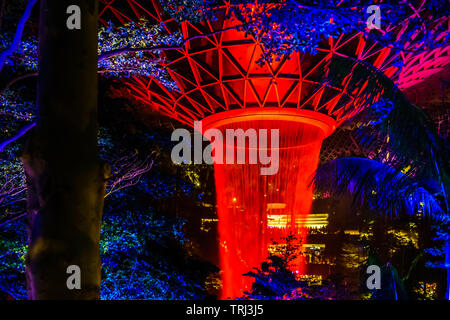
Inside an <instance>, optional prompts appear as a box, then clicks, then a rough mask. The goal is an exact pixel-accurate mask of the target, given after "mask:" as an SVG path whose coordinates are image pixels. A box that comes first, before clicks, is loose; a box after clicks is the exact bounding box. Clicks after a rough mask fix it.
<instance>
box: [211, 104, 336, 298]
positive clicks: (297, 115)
mask: <svg viewBox="0 0 450 320" xmlns="http://www.w3.org/2000/svg"><path fill="white" fill-rule="evenodd" d="M203 126H204V127H203V129H204V130H205V131H206V130H208V129H210V128H216V129H219V130H220V131H221V132H223V135H224V136H225V134H224V132H225V130H226V129H243V130H244V131H245V130H247V129H249V128H253V129H256V130H259V129H267V130H268V131H269V132H270V130H271V129H278V130H279V136H280V142H279V162H278V173H277V174H275V175H261V172H260V168H261V166H262V165H261V164H215V165H214V172H215V179H216V192H217V211H218V216H219V241H220V249H219V250H220V264H221V270H222V272H223V291H222V298H223V299H227V298H235V297H239V296H242V294H243V293H244V291H246V290H250V289H251V284H252V280H251V278H249V277H245V276H243V274H245V273H247V272H249V271H252V270H253V268H254V267H258V266H260V265H261V263H262V262H263V261H264V260H265V259H266V257H267V255H268V246H269V244H270V242H271V239H273V240H275V241H278V242H279V241H280V239H281V238H282V237H285V236H288V235H289V233H291V232H295V233H296V234H297V238H298V241H299V243H298V244H301V242H302V240H303V241H304V240H305V238H306V228H305V226H303V225H302V224H301V223H299V221H302V220H303V221H304V220H305V219H304V218H305V217H307V215H308V214H309V212H310V209H311V204H312V196H313V188H312V185H311V184H310V181H311V178H312V175H313V173H314V171H315V170H316V169H317V163H318V157H319V152H320V147H321V145H322V141H323V139H324V138H326V137H327V136H328V135H329V134H330V133H331V132H332V131H333V130H334V128H335V121H334V120H333V119H332V118H330V117H328V116H325V115H322V114H317V113H314V112H309V111H305V110H295V109H273V108H268V109H262V110H257V109H244V110H236V111H229V112H224V113H219V114H216V115H213V116H210V117H207V118H206V119H204V121H203ZM272 152H273V149H272ZM301 218H303V219H301ZM274 219H277V220H278V223H275V224H274V223H273V222H272V223H271V222H270V220H274ZM270 224H271V225H270ZM295 270H296V271H297V272H298V273H300V274H302V273H303V271H304V264H303V263H302V261H301V260H298V261H296V266H295Z"/></svg>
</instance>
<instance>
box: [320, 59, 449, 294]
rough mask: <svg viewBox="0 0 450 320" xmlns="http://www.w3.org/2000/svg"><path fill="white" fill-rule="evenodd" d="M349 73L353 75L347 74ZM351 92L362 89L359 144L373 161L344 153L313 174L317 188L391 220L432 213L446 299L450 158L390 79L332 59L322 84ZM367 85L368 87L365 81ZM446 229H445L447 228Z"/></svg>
mask: <svg viewBox="0 0 450 320" xmlns="http://www.w3.org/2000/svg"><path fill="white" fill-rule="evenodd" d="M349 72H351V73H352V77H350V80H348V79H349V78H348V77H347V79H346V76H347V75H348V74H349ZM344 81H348V88H350V90H349V91H352V89H354V90H356V89H358V88H363V89H362V90H361V99H362V101H366V105H367V107H368V108H367V110H366V112H365V114H364V117H363V123H362V125H360V126H359V128H358V134H359V137H360V140H361V143H362V144H364V145H365V146H367V147H376V148H377V150H378V154H377V155H376V156H375V157H374V158H373V159H366V158H356V157H347V158H340V159H335V160H332V161H330V162H328V163H325V164H324V165H322V166H320V167H319V168H318V170H317V172H316V175H315V178H314V184H315V187H316V189H318V191H322V192H325V191H327V192H330V193H331V194H334V195H340V194H344V193H346V194H351V195H352V196H353V203H354V204H355V205H360V206H364V207H367V208H371V209H375V210H377V211H378V212H382V213H383V214H385V215H387V216H389V217H391V218H394V217H399V216H401V215H410V216H417V215H422V216H426V217H430V218H431V219H433V220H435V221H437V222H438V223H437V224H438V225H439V226H440V227H441V231H442V232H441V234H442V236H441V240H445V249H444V252H445V264H444V267H445V268H447V292H446V299H450V297H449V295H450V268H449V264H450V261H449V260H450V235H449V231H448V225H449V216H448V214H449V202H448V196H447V195H448V190H449V176H448V172H449V171H448V164H449V161H448V160H449V159H447V157H446V154H447V153H446V152H445V149H446V148H445V147H444V146H445V143H443V141H441V138H440V137H439V136H438V135H437V133H436V130H435V128H434V126H433V124H432V122H431V120H430V118H429V117H428V115H427V114H426V112H425V111H424V110H423V109H421V108H420V107H418V106H415V105H413V104H411V103H410V102H409V101H408V100H407V98H406V97H405V96H404V94H403V93H402V92H401V91H400V90H399V89H398V87H397V86H396V85H395V84H394V82H393V81H392V80H391V79H389V78H388V77H386V76H385V75H384V73H383V72H382V71H380V70H379V69H377V68H375V67H373V66H372V65H370V64H367V63H365V62H362V61H359V60H357V59H352V58H342V57H339V58H336V59H334V60H332V61H331V62H330V72H329V74H328V76H327V79H326V80H325V82H327V83H331V84H333V85H340V84H342V83H344ZM364 84H366V85H364ZM445 228H446V229H445Z"/></svg>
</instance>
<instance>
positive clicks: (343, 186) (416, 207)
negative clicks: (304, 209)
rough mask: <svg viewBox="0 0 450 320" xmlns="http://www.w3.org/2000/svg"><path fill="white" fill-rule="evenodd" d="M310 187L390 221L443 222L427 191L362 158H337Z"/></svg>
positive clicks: (443, 214)
mask: <svg viewBox="0 0 450 320" xmlns="http://www.w3.org/2000/svg"><path fill="white" fill-rule="evenodd" d="M314 185H315V187H316V188H317V189H318V190H319V191H329V192H331V193H332V194H335V195H338V196H339V195H342V194H346V193H347V194H351V195H353V197H354V203H355V204H357V205H361V206H363V207H367V208H371V209H373V210H379V211H381V212H384V213H386V214H387V215H389V216H391V217H397V216H401V215H416V214H418V213H420V214H422V215H424V216H430V217H434V218H437V219H445V213H444V211H443V210H442V208H441V206H440V204H439V202H438V201H437V200H436V199H435V197H434V196H433V194H431V193H430V192H429V191H428V190H427V189H425V188H424V186H422V185H421V184H420V181H415V180H413V179H411V178H410V177H408V176H406V175H405V174H403V173H401V172H399V171H397V170H396V169H395V168H392V167H390V166H388V165H386V164H383V163H380V162H378V161H375V160H371V159H365V158H356V157H348V158H339V159H335V160H332V161H330V162H328V163H326V164H324V165H322V166H320V167H319V168H318V170H317V173H316V176H315V180H314Z"/></svg>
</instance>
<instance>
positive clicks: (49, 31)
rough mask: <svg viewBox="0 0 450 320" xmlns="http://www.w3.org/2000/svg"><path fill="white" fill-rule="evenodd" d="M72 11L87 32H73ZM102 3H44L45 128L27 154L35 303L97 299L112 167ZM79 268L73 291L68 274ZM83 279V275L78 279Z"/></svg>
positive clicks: (40, 101) (30, 281) (41, 88)
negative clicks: (101, 64) (104, 119)
mask: <svg viewBox="0 0 450 320" xmlns="http://www.w3.org/2000/svg"><path fill="white" fill-rule="evenodd" d="M70 5H77V6H79V8H80V9H81V29H80V30H76V29H74V30H69V29H68V28H67V27H66V20H67V19H68V18H69V16H70V14H67V13H66V10H67V8H68V7H69V6H70ZM97 19H98V0H69V1H68V0H58V1H54V0H41V1H40V26H39V45H40V48H39V50H40V52H39V80H38V97H37V105H38V123H37V125H36V127H35V128H34V130H33V132H32V135H31V137H30V140H29V141H28V143H27V146H26V148H25V151H24V154H23V158H22V161H23V163H24V168H25V173H26V177H27V187H28V191H27V192H28V194H27V197H28V200H27V201H28V203H27V213H28V222H29V239H28V241H29V248H28V254H27V258H26V274H27V286H28V295H29V298H30V299H98V298H99V292H100V276H101V261H100V246H99V241H100V225H101V217H102V211H103V195H104V192H105V182H106V178H107V175H108V173H107V169H108V168H107V166H106V165H104V163H103V162H102V161H101V160H100V157H99V153H98V149H97V55H98V53H97ZM71 265H76V266H78V267H79V268H80V271H81V273H80V279H81V288H80V289H76V288H75V289H74V288H72V289H69V288H68V286H67V280H68V278H69V277H70V276H71V273H68V267H69V266H71ZM75 276H76V274H75Z"/></svg>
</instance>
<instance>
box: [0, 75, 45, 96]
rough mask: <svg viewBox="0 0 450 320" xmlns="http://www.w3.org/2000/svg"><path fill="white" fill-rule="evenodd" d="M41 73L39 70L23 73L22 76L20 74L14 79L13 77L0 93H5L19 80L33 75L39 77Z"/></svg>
mask: <svg viewBox="0 0 450 320" xmlns="http://www.w3.org/2000/svg"><path fill="white" fill-rule="evenodd" d="M38 75H39V74H38V73H37V72H33V73H26V74H23V75H21V76H18V77H16V78H14V79H11V80H10V81H9V82H8V83H7V84H6V85H5V86H4V87H3V88H2V90H1V91H0V94H3V93H4V92H5V91H6V90H7V89H8V88H9V87H11V86H12V85H13V84H15V83H16V82H19V81H21V80H25V79H28V78H31V77H37V76H38Z"/></svg>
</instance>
